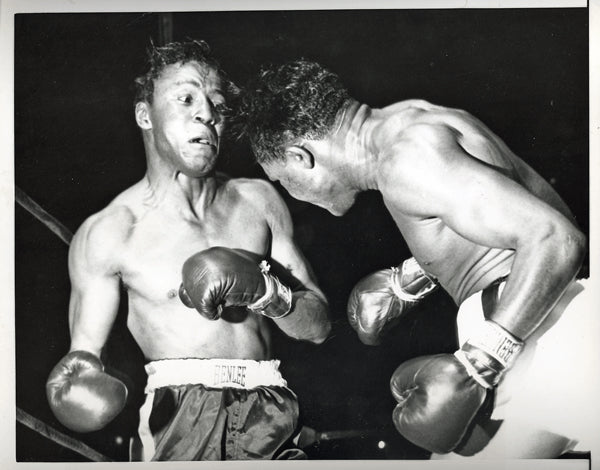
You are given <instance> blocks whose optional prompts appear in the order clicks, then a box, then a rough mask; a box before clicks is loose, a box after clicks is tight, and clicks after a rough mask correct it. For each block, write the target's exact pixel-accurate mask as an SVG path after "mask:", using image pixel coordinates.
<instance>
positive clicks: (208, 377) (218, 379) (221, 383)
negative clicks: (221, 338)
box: [145, 358, 287, 393]
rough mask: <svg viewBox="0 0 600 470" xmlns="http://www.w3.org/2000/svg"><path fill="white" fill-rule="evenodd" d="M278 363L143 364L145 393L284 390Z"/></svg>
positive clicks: (188, 361)
mask: <svg viewBox="0 0 600 470" xmlns="http://www.w3.org/2000/svg"><path fill="white" fill-rule="evenodd" d="M279 363H280V361H279V360H271V361H254V360H251V359H196V358H189V359H162V360H159V361H153V362H149V363H148V364H146V366H145V369H146V373H147V374H148V383H147V384H146V389H145V392H146V393H149V392H150V391H152V390H154V389H157V388H160V387H167V386H169V385H188V384H201V385H206V386H207V387H212V388H223V387H232V388H244V389H251V388H255V387H259V386H261V385H262V386H280V387H286V386H287V382H286V381H285V380H284V379H283V377H282V376H281V373H280V372H279Z"/></svg>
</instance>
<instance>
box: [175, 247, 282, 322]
mask: <svg viewBox="0 0 600 470" xmlns="http://www.w3.org/2000/svg"><path fill="white" fill-rule="evenodd" d="M182 279H183V282H182V283H181V287H180V288H179V297H180V299H181V301H182V302H183V303H184V304H185V305H186V306H188V307H190V308H195V309H196V310H198V312H199V313H200V314H201V315H202V316H203V317H205V318H208V319H209V320H217V319H218V318H220V316H221V312H222V310H223V307H231V306H245V307H246V308H248V309H249V310H250V311H252V312H254V313H258V314H261V315H265V316H267V317H269V318H282V317H284V316H285V315H287V314H288V313H289V312H290V310H291V308H292V291H291V289H290V288H289V287H287V286H285V285H283V284H282V283H281V282H279V280H278V279H277V278H276V277H275V276H273V275H271V274H269V265H268V264H267V262H266V261H263V262H262V263H259V262H258V258H255V257H253V256H252V255H250V254H248V253H247V252H244V251H241V250H235V249H231V248H224V247H212V248H209V249H207V250H204V251H201V252H199V253H196V254H195V255H193V256H191V257H190V258H188V260H187V261H186V262H185V263H184V264H183V269H182Z"/></svg>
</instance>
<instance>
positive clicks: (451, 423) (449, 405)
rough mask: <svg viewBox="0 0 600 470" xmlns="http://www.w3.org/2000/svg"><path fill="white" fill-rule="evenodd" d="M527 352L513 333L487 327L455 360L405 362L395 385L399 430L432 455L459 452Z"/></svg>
mask: <svg viewBox="0 0 600 470" xmlns="http://www.w3.org/2000/svg"><path fill="white" fill-rule="evenodd" d="M522 347H523V342H522V341H520V340H519V339H517V338H515V337H514V336H513V335H511V334H510V333H509V332H508V331H506V330H504V329H503V328H502V327H500V326H499V325H498V324H496V323H494V322H492V321H485V322H483V323H482V325H481V328H480V330H479V331H478V332H477V333H476V334H475V335H474V336H473V337H471V338H470V339H469V340H467V342H466V343H465V344H464V345H463V346H462V348H461V349H459V350H458V351H456V352H455V353H454V354H438V355H434V356H423V357H418V358H415V359H411V360H409V361H406V362H404V363H403V364H401V365H400V367H398V368H397V369H396V371H395V372H394V374H393V375H392V378H391V381H390V386H391V390H392V394H393V395H394V398H396V401H397V402H398V405H397V406H396V408H395V409H394V412H393V415H392V419H393V421H394V425H395V426H396V429H397V430H398V431H399V432H400V434H402V435H403V436H404V437H405V438H406V439H408V440H409V441H411V442H412V443H413V444H416V445H418V446H420V447H422V448H424V449H427V450H429V451H431V452H436V453H440V454H445V453H448V452H451V451H453V450H454V449H455V448H456V447H457V446H458V445H459V444H460V443H461V441H462V439H463V437H464V436H465V434H466V433H467V431H468V430H469V427H470V425H471V422H472V421H473V419H474V418H475V416H476V415H477V413H478V411H479V409H480V407H481V405H482V404H483V402H484V400H485V398H486V395H487V392H488V390H491V389H493V388H494V387H495V386H496V385H497V384H498V383H499V381H500V379H501V377H502V374H503V373H504V372H505V371H506V370H507V369H508V368H509V367H510V366H511V365H512V364H513V363H514V361H515V359H516V357H517V355H518V354H519V352H520V350H521V349H522Z"/></svg>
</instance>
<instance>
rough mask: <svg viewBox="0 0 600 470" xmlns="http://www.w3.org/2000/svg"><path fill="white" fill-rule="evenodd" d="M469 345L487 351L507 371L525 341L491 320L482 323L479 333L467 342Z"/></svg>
mask: <svg viewBox="0 0 600 470" xmlns="http://www.w3.org/2000/svg"><path fill="white" fill-rule="evenodd" d="M467 343H468V344H470V345H471V346H474V347H476V348H479V349H481V350H483V351H485V352H486V353H487V354H489V355H490V356H492V357H493V358H494V359H496V360H497V361H498V362H500V364H502V366H504V368H506V369H508V368H509V367H511V366H512V365H513V363H514V361H515V360H516V358H517V356H518V355H519V353H520V352H521V349H523V341H521V340H519V339H518V338H516V337H515V336H513V335H512V334H510V333H509V332H508V331H506V330H505V329H504V328H502V327H501V326H500V325H498V324H497V323H496V322H493V321H491V320H485V321H484V322H482V323H481V324H480V326H479V328H478V331H477V332H476V333H475V334H474V335H473V336H471V337H470V338H469V339H468V340H467Z"/></svg>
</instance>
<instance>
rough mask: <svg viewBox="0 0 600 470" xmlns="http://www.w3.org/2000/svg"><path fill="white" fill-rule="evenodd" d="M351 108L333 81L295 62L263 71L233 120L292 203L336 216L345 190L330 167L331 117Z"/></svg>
mask: <svg viewBox="0 0 600 470" xmlns="http://www.w3.org/2000/svg"><path fill="white" fill-rule="evenodd" d="M351 102H353V100H352V98H351V97H350V95H349V94H348V91H347V90H346V88H345V87H344V85H343V84H342V83H341V81H340V79H339V77H338V76H337V75H335V74H334V73H332V72H330V71H328V70H327V69H325V68H323V67H322V66H321V65H319V64H317V63H314V62H308V61H305V60H299V61H294V62H290V63H287V64H284V65H282V66H279V67H272V68H268V69H264V70H262V71H261V72H260V74H259V76H258V77H257V78H256V79H255V80H254V81H253V82H251V83H250V85H249V86H248V87H247V90H245V93H244V94H243V96H242V99H241V107H240V110H239V120H240V121H241V123H242V127H243V129H244V132H245V134H246V135H247V136H248V138H249V140H250V145H251V147H252V150H253V152H254V155H255V157H256V160H257V162H258V163H259V164H260V165H261V166H262V167H263V169H264V170H265V172H266V173H267V175H268V176H269V178H270V179H272V180H279V181H280V182H281V184H282V185H283V186H284V187H285V188H286V189H287V191H288V192H289V193H290V194H291V195H292V196H293V197H295V198H297V199H300V200H303V201H307V202H310V203H313V204H315V205H318V206H321V207H324V208H326V209H328V210H329V211H330V212H332V213H333V214H335V215H342V214H343V213H345V212H346V211H347V210H348V209H349V208H350V206H352V204H353V202H354V199H355V197H356V191H354V190H351V188H349V187H348V186H347V184H346V181H345V180H344V178H343V177H344V172H343V170H342V171H339V170H340V168H338V164H339V162H335V164H334V161H333V160H334V159H333V157H334V156H337V155H334V153H335V149H333V148H332V144H333V142H332V140H333V139H332V136H333V134H334V129H335V126H336V122H337V121H336V117H337V116H338V115H339V114H340V113H342V112H343V110H344V109H345V108H346V107H347V106H348V105H349V103H351Z"/></svg>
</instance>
